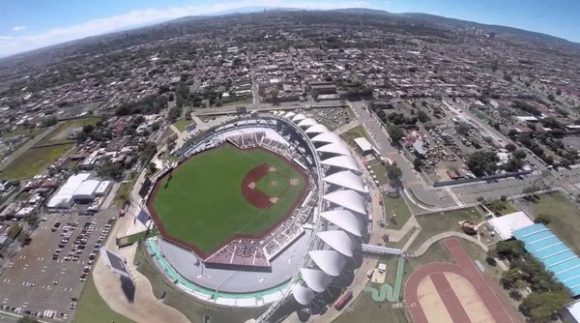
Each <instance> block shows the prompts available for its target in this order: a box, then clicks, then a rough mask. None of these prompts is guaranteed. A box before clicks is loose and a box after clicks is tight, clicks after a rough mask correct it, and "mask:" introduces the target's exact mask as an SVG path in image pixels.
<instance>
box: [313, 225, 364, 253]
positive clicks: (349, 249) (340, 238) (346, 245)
mask: <svg viewBox="0 0 580 323" xmlns="http://www.w3.org/2000/svg"><path fill="white" fill-rule="evenodd" d="M316 235H317V236H318V237H319V238H320V240H322V241H324V243H326V244H327V245H329V246H330V247H331V248H332V249H334V250H336V251H338V252H340V253H341V254H343V255H345V256H347V257H352V255H353V251H354V248H355V246H354V242H353V241H352V239H351V238H350V237H349V236H348V234H347V233H345V232H344V231H341V230H333V231H324V232H319V233H317V234H316Z"/></svg>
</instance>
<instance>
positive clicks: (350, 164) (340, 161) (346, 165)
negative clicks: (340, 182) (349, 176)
mask: <svg viewBox="0 0 580 323" xmlns="http://www.w3.org/2000/svg"><path fill="white" fill-rule="evenodd" d="M320 163H321V164H322V165H325V166H330V167H336V168H342V169H348V170H352V171H355V172H357V173H360V172H361V170H360V168H359V167H358V164H357V163H356V160H354V158H352V157H351V156H346V155H341V156H336V157H331V158H327V159H325V160H322V161H321V162H320Z"/></svg>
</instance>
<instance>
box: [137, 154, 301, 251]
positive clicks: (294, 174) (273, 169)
mask: <svg viewBox="0 0 580 323" xmlns="http://www.w3.org/2000/svg"><path fill="white" fill-rule="evenodd" d="M305 191H306V177H305V175H304V174H303V173H302V172H301V171H300V170H299V168H296V167H294V166H292V165H290V164H289V163H288V162H287V161H286V160H285V159H284V158H282V157H280V156H278V155H276V154H274V153H271V152H269V151H266V150H263V149H250V150H239V149H237V148H235V147H234V146H232V145H229V144H227V145H222V146H220V147H218V148H215V149H212V150H209V151H206V152H203V153H201V154H198V155H195V156H193V157H191V158H190V159H189V160H187V161H185V162H184V163H182V164H181V165H180V166H178V167H177V168H176V169H175V170H173V172H172V174H168V175H166V176H165V177H164V178H163V179H161V180H160V181H158V183H157V185H156V187H155V190H154V192H153V194H152V196H151V198H150V199H149V203H148V205H149V209H150V210H151V212H152V213H153V216H154V217H155V218H156V222H157V224H158V227H159V229H160V231H161V232H162V235H163V236H164V237H165V238H168V239H169V240H171V241H173V242H175V243H178V244H180V245H182V246H187V247H192V248H194V249H195V250H196V251H198V252H201V253H203V254H204V255H202V256H206V255H209V254H210V253H211V252H213V251H214V250H215V249H216V248H217V247H219V246H220V245H221V244H223V243H224V242H226V241H228V240H229V239H230V238H232V237H233V236H235V235H242V236H255V237H260V236H262V235H264V234H265V233H267V232H268V231H269V229H270V228H271V227H272V226H274V225H275V224H277V223H279V222H280V221H281V220H283V219H284V218H285V217H286V216H287V215H289V214H290V212H291V211H292V210H293V209H294V207H295V206H296V204H297V203H299V202H301V200H302V199H303V197H304V195H305Z"/></svg>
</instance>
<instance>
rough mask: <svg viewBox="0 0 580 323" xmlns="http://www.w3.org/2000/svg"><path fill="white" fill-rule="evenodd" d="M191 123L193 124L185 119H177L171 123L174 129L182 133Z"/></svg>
mask: <svg viewBox="0 0 580 323" xmlns="http://www.w3.org/2000/svg"><path fill="white" fill-rule="evenodd" d="M191 123H193V121H192V120H187V119H185V118H184V119H179V120H177V121H175V122H174V123H173V125H174V126H175V128H177V130H179V131H182V132H183V131H184V130H185V128H187V126H189V125H190V124H191Z"/></svg>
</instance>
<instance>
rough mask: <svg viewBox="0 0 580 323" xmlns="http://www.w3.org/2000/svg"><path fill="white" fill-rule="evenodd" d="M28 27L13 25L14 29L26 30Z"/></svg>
mask: <svg viewBox="0 0 580 323" xmlns="http://www.w3.org/2000/svg"><path fill="white" fill-rule="evenodd" d="M26 28H28V27H26V26H14V27H12V31H23V30H26Z"/></svg>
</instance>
